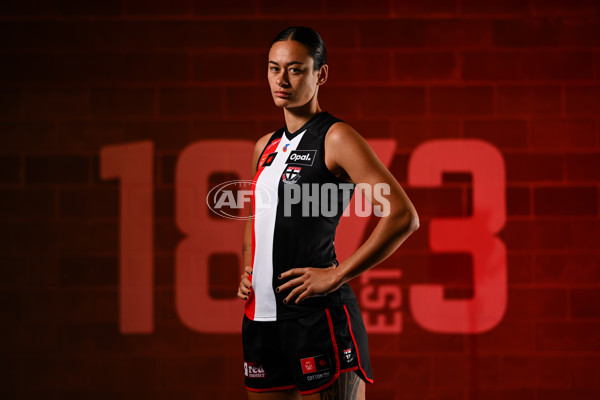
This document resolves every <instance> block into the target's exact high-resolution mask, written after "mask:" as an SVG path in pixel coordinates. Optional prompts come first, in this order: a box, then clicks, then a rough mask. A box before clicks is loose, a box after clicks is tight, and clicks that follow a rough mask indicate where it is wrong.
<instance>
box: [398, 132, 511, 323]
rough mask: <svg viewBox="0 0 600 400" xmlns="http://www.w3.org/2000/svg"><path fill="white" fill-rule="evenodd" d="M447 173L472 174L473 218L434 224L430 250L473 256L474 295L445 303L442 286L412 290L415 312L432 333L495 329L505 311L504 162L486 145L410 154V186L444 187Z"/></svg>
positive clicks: (444, 145) (445, 144)
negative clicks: (500, 235) (500, 237)
mask: <svg viewBox="0 0 600 400" xmlns="http://www.w3.org/2000/svg"><path fill="white" fill-rule="evenodd" d="M443 172H469V173H471V175H472V182H473V214H472V215H471V216H470V217H467V218H435V219H432V220H431V223H430V226H429V245H430V247H431V250H432V251H433V252H444V253H453V252H460V253H464V252H467V253H470V254H471V256H472V259H473V292H474V295H473V298H471V299H445V298H444V288H443V287H442V286H440V285H431V284H419V285H413V286H411V287H410V297H409V298H410V308H411V312H412V314H413V317H414V318H415V320H416V321H417V323H419V324H420V325H421V326H423V327H424V328H426V329H428V330H430V331H434V332H443V333H480V332H484V331H487V330H489V329H492V328H493V327H494V326H496V325H497V324H498V323H499V322H500V320H501V319H502V317H503V316H504V312H505V310H506V300H507V299H506V298H507V286H506V284H507V277H506V275H507V272H506V247H505V245H504V243H503V242H502V241H501V240H500V239H499V238H498V237H496V234H497V233H498V232H500V230H501V229H502V228H503V226H504V223H505V222H506V197H505V196H506V191H505V167H504V159H503V158H502V154H501V153H500V151H499V150H498V149H497V148H496V147H494V146H492V145H491V144H489V143H487V142H484V141H482V140H476V139H473V140H459V139H449V140H434V141H429V142H425V143H423V144H422V145H420V146H419V147H417V148H416V149H415V150H414V152H413V153H412V154H411V157H410V160H409V164H408V184H409V186H411V187H436V186H440V185H441V184H442V174H443Z"/></svg>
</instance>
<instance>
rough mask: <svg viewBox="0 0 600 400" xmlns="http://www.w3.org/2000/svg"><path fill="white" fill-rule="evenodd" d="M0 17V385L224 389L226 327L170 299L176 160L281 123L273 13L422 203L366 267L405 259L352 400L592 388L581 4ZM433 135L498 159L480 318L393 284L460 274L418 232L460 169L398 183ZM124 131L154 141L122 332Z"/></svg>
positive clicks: (595, 28) (462, 281) (599, 314)
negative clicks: (302, 31) (382, 258)
mask: <svg viewBox="0 0 600 400" xmlns="http://www.w3.org/2000/svg"><path fill="white" fill-rule="evenodd" d="M0 13H1V16H0V71H2V73H1V74H0V80H1V88H0V135H1V137H0V192H1V194H0V226H1V229H0V235H1V236H0V237H1V240H0V266H1V269H0V309H1V314H2V327H1V329H0V354H1V358H0V377H1V378H0V382H1V383H0V392H1V393H3V396H2V397H3V398H11V399H29V398H36V399H37V398H44V399H48V400H50V399H70V398H73V399H81V398H85V399H106V398H112V399H117V398H145V399H192V398H194V399H198V398H202V399H238V398H243V396H244V391H243V386H242V368H241V348H240V347H241V346H240V337H239V335H210V334H205V333H200V332H196V331H194V330H192V329H190V328H188V327H187V326H185V325H184V324H182V322H181V321H180V319H179V318H178V315H177V313H176V311H175V306H174V284H173V282H174V274H173V263H174V261H173V255H174V249H175V247H176V246H177V243H178V242H179V241H180V240H181V238H182V236H183V235H182V234H181V232H179V231H178V229H177V226H176V225H175V223H174V206H175V205H174V202H175V200H174V196H175V195H174V168H175V162H176V160H177V158H178V156H179V154H180V152H181V151H182V150H183V149H184V148H186V147H187V146H188V145H190V144H191V143H194V142H196V141H200V140H204V139H209V138H211V139H222V138H228V139H252V140H254V139H256V138H258V137H259V136H261V135H262V134H264V133H266V132H268V131H270V130H273V129H275V128H277V127H279V126H281V125H282V124H283V117H282V114H281V111H280V110H278V109H276V108H275V107H274V106H273V104H272V101H271V99H270V98H269V93H268V91H267V90H268V88H267V83H266V79H265V75H266V68H265V67H266V54H267V53H266V52H267V46H268V44H269V43H270V41H271V40H272V38H273V37H274V35H275V34H276V33H277V32H279V31H280V30H281V29H283V28H285V27H287V26H289V25H309V26H312V27H314V28H315V29H316V30H317V31H318V32H319V33H320V34H321V35H322V36H323V38H324V40H325V41H326V43H327V45H328V51H329V54H330V59H329V64H330V78H329V81H328V82H327V83H326V85H325V86H324V87H323V88H322V91H321V96H320V97H321V101H320V103H321V105H322V107H323V108H324V109H327V110H328V111H330V112H332V113H333V114H335V115H337V116H339V117H341V118H342V119H345V120H346V121H348V122H349V123H351V124H352V125H353V126H354V127H355V128H357V130H358V131H359V132H361V133H362V134H363V135H364V136H365V137H367V138H394V139H395V140H396V141H397V143H398V147H397V151H396V154H395V156H394V158H393V162H392V164H391V167H390V169H391V170H392V172H393V173H394V175H395V176H396V177H397V178H398V180H399V181H400V182H401V184H403V186H405V187H406V190H407V192H408V194H409V196H411V198H412V199H413V200H414V203H415V205H416V207H417V209H418V211H419V214H420V216H421V220H422V227H421V229H420V230H419V231H418V232H417V233H416V234H415V235H414V237H411V238H410V239H409V240H408V241H407V242H406V244H405V246H403V247H402V248H401V249H400V250H399V251H398V252H397V253H396V254H395V255H394V256H393V257H391V258H390V259H389V260H387V261H386V262H385V263H384V264H383V265H382V266H381V268H398V267H400V268H401V269H402V272H403V277H402V280H401V285H402V290H403V292H402V293H403V305H402V311H403V318H404V320H403V323H404V325H403V331H402V333H401V334H398V335H370V340H371V347H372V350H371V351H372V359H373V365H374V369H375V371H374V372H375V379H376V383H375V385H373V386H369V387H368V392H367V393H368V398H370V399H394V400H400V399H444V400H467V399H486V400H489V399H508V398H511V399H528V400H529V399H532V400H533V399H535V400H559V399H560V400H563V399H577V400H585V399H592V398H593V399H597V398H600V262H599V260H600V257H599V256H600V251H599V248H600V246H599V242H600V218H599V208H600V200H599V196H598V190H599V188H600V184H599V182H600V118H599V117H600V85H599V77H600V3H599V2H598V1H597V0H577V1H572V0H570V1H567V0H504V1H500V0H487V1H486V0H426V1H404V0H385V1H368V2H367V1H354V0H350V1H325V0H304V1H302V2H288V1H281V0H280V1H269V0H250V1H236V2H227V1H200V0H196V1H194V0H179V1H175V0H172V1H168V2H167V1H163V2H160V1H142V0H102V1H100V0H91V1H72V0H54V1H47V2H37V1H17V0H5V1H3V2H2V3H1V4H0ZM436 138H478V139H483V140H485V141H488V142H490V143H492V144H493V145H494V146H496V147H497V148H498V149H499V150H500V151H501V153H502V156H503V158H504V161H505V164H506V202H507V222H506V224H505V226H504V228H503V230H502V232H501V233H500V237H501V239H502V240H503V241H504V243H505V244H506V248H507V252H508V264H507V271H508V289H507V290H508V303H507V310H506V313H505V315H504V317H503V319H502V321H501V322H500V323H499V324H498V325H497V326H496V327H494V328H493V329H492V330H490V331H488V332H485V333H481V334H439V333H434V332H428V331H426V330H424V329H422V328H421V327H420V326H419V325H417V324H415V322H414V320H413V318H411V314H410V304H409V300H408V296H407V290H406V289H407V288H409V287H410V285H412V284H414V283H442V284H444V285H445V286H446V287H447V289H448V290H447V295H448V296H449V297H452V296H455V297H461V296H463V297H464V296H465V295H466V296H467V297H468V295H469V291H470V282H471V279H472V271H471V267H470V261H469V258H468V257H466V258H465V257H462V256H457V255H444V254H432V253H431V252H430V251H429V250H428V244H427V243H428V242H427V235H428V221H429V220H430V219H431V218H435V217H448V216H455V217H460V216H463V217H464V216H467V215H468V214H469V212H470V201H469V199H470V193H471V187H470V180H469V179H464V176H463V177H461V176H456V175H449V176H446V179H445V180H444V185H443V186H442V187H441V188H437V189H416V188H413V189H411V188H410V187H408V185H407V183H406V180H407V175H406V174H407V173H406V171H407V163H408V158H409V155H410V154H411V152H412V151H413V150H414V149H415V148H416V147H417V146H418V145H419V144H421V143H423V142H425V141H427V140H431V139H436ZM139 140H147V141H152V142H153V144H154V165H155V171H154V172H155V175H154V202H155V215H154V230H155V235H154V255H155V259H154V262H155V273H154V285H155V286H154V296H155V297H154V304H155V309H154V331H153V332H151V333H150V334H135V335H132V334H123V333H121V332H120V330H119V325H118V321H119V320H118V318H119V297H118V284H119V259H118V251H119V249H118V246H119V185H118V182H117V181H116V180H103V179H102V178H101V177H100V174H99V170H100V161H99V151H100V148H101V147H103V146H107V145H113V144H120V143H129V142H136V141H139ZM240 244H241V241H240ZM217 275H219V274H217ZM221 275H222V276H216V277H215V281H216V282H217V283H214V284H215V285H216V286H217V287H215V289H214V293H218V292H219V290H220V291H221V292H223V293H229V292H228V290H229V291H231V290H235V287H236V286H237V272H236V271H235V270H234V273H233V274H229V275H227V274H226V273H223V274H221ZM228 277H233V278H232V279H231V278H228ZM219 279H220V280H219ZM219 282H220V283H219ZM219 285H220V286H219ZM465 293H466V294H465ZM226 295H227V294H226Z"/></svg>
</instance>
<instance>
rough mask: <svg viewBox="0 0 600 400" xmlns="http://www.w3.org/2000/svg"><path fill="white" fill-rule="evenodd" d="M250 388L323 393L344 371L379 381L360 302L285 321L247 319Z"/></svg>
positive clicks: (246, 362) (244, 329) (246, 364)
mask: <svg viewBox="0 0 600 400" xmlns="http://www.w3.org/2000/svg"><path fill="white" fill-rule="evenodd" d="M242 342H243V346H244V375H245V384H246V388H247V389H248V390H250V391H253V392H269V391H276V390H287V389H296V388H297V389H298V391H299V392H300V393H301V394H311V393H316V392H319V391H321V390H323V389H325V388H326V387H328V386H329V385H331V384H332V383H333V382H335V380H336V379H337V378H338V376H339V375H340V373H342V372H348V371H356V372H357V373H358V375H359V376H360V377H361V378H362V379H363V380H365V381H366V382H369V383H373V374H372V372H371V363H370V360H369V349H368V342H367V332H366V330H365V325H364V323H363V319H362V316H361V314H360V310H359V309H358V306H357V305H338V306H331V307H328V308H325V309H320V310H316V311H314V312H312V313H310V314H307V315H303V316H301V317H298V318H294V319H287V320H283V321H273V322H260V321H252V320H250V319H249V318H248V317H246V316H245V315H244V321H243V324H242Z"/></svg>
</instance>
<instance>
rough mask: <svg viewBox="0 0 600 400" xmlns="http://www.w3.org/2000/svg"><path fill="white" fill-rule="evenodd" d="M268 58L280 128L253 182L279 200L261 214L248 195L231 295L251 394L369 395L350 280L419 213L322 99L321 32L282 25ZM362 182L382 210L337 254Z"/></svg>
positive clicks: (260, 153) (261, 397)
mask: <svg viewBox="0 0 600 400" xmlns="http://www.w3.org/2000/svg"><path fill="white" fill-rule="evenodd" d="M268 65H269V69H268V81H269V85H270V88H271V93H272V96H273V101H274V102H275V105H276V106H278V107H280V108H282V109H283V115H284V118H285V126H284V127H283V128H281V129H279V130H277V131H275V132H271V133H269V134H267V135H265V136H263V137H262V138H260V139H259V140H258V141H257V143H256V146H255V148H254V156H253V161H252V176H253V177H254V183H255V185H256V186H255V187H256V188H257V189H264V190H267V191H270V192H271V193H276V194H277V198H278V202H276V204H274V206H273V209H272V210H271V211H272V212H266V213H263V212H261V213H259V214H260V215H257V213H256V212H255V211H256V209H255V207H256V205H255V204H254V199H253V215H255V218H254V219H250V220H248V222H247V223H246V229H245V231H244V253H243V254H244V255H243V258H244V265H245V268H244V271H245V272H244V275H242V277H241V278H242V280H241V283H240V286H239V290H238V297H240V298H242V299H244V300H246V305H245V315H244V322H243V327H242V337H243V346H244V371H245V384H246V388H247V390H248V398H249V399H258V400H268V399H274V400H280V399H281V400H284V399H299V398H302V399H323V398H327V399H337V398H344V399H346V398H352V399H364V397H365V382H370V383H372V382H373V380H372V376H371V367H370V361H369V354H368V344H367V337H366V332H365V328H364V324H363V321H362V318H361V314H360V310H359V309H358V303H357V301H356V298H355V297H354V294H353V293H352V289H351V288H350V286H349V285H348V283H347V282H348V281H349V280H350V279H352V278H355V277H357V276H358V275H360V274H361V273H363V272H365V271H366V270H368V269H370V268H372V267H373V266H375V265H376V264H378V263H380V262H381V261H383V260H385V259H386V258H387V257H388V256H389V255H390V254H392V253H393V252H394V251H395V250H396V249H397V248H398V246H400V244H401V243H402V242H403V241H404V240H405V239H406V238H407V237H408V236H409V235H410V234H411V233H412V232H413V231H415V230H416V229H417V228H418V226H419V220H418V216H417V213H416V211H415V209H414V207H413V205H412V203H411V202H410V200H409V199H408V197H407V196H406V194H405V192H404V191H403V189H402V188H401V187H400V184H398V182H397V181H396V179H395V178H394V176H393V175H392V174H391V173H390V172H389V171H388V170H387V168H386V167H385V166H384V165H383V164H382V163H381V161H380V160H379V159H378V158H377V156H376V155H375V154H374V152H373V150H372V149H371V148H370V146H369V145H368V144H367V142H366V141H365V140H364V139H363V138H362V137H361V136H360V135H359V134H358V132H356V131H355V130H354V129H353V128H352V127H351V126H350V125H348V124H346V123H345V122H344V121H342V120H341V119H339V118H336V117H334V116H332V115H331V114H329V113H328V112H326V111H323V110H322V109H321V107H320V106H319V102H318V98H317V95H318V92H319V87H320V86H321V85H323V84H324V83H325V82H326V81H327V75H328V65H327V52H326V47H325V43H323V40H322V39H321V37H320V36H319V35H318V34H317V33H316V32H315V31H314V30H312V29H311V28H307V27H295V26H294V27H290V28H288V29H285V30H284V31H282V32H281V33H280V34H279V35H277V37H276V38H275V40H274V41H273V42H272V44H271V48H270V50H269V58H268ZM359 183H360V184H361V185H365V187H371V188H372V187H375V185H376V184H379V187H381V185H382V184H383V185H384V186H386V187H387V188H389V190H388V191H387V192H384V193H385V196H383V198H381V197H379V198H378V197H377V196H372V198H371V196H369V193H368V191H365V195H366V196H367V197H368V198H369V200H370V201H371V202H372V204H373V206H374V207H375V208H377V207H382V208H383V211H384V214H385V216H384V217H382V218H380V220H379V222H378V224H377V226H376V227H375V229H374V230H373V232H372V234H371V235H370V236H369V238H368V239H367V240H366V241H365V242H364V243H363V244H362V245H361V246H360V247H359V248H358V249H357V250H356V251H355V252H354V253H353V254H352V255H351V256H350V257H348V258H347V259H345V260H343V261H342V262H341V263H339V262H338V260H337V259H336V255H335V250H334V243H333V239H334V236H335V229H336V227H337V224H338V222H339V218H340V217H341V215H342V212H343V211H344V208H345V207H346V205H347V204H348V202H349V200H350V196H351V195H352V191H353V189H354V187H355V186H354V185H355V184H359ZM315 185H316V186H315ZM332 187H333V190H329V189H331V188H332ZM325 188H327V190H325ZM320 189H321V190H320ZM319 202H320V204H317V203H319ZM315 204H317V205H316V206H315ZM386 208H387V209H386ZM331 210H333V212H331ZM315 211H316V212H315Z"/></svg>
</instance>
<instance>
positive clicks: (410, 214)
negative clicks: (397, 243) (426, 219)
mask: <svg viewBox="0 0 600 400" xmlns="http://www.w3.org/2000/svg"><path fill="white" fill-rule="evenodd" d="M393 220H394V221H395V222H394V223H393V224H394V225H395V227H396V229H395V230H396V231H397V233H398V234H399V235H407V234H408V235H410V234H411V233H413V232H414V231H416V230H417V229H419V226H420V222H419V215H418V214H417V212H416V211H414V210H410V209H408V210H403V211H402V212H400V213H398V214H396V215H395V217H394V218H393Z"/></svg>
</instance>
